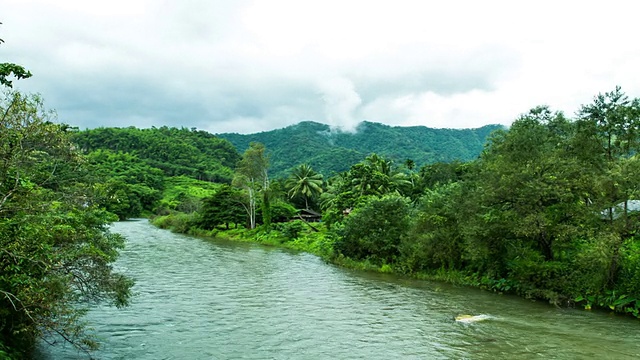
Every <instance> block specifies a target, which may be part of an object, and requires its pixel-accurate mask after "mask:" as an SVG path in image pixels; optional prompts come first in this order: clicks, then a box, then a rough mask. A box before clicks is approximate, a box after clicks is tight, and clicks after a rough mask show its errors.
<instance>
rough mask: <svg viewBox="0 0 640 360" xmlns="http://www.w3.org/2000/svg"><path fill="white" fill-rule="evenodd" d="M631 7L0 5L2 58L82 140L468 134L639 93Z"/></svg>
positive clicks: (288, 2)
mask: <svg viewBox="0 0 640 360" xmlns="http://www.w3.org/2000/svg"><path fill="white" fill-rule="evenodd" d="M639 7H640V5H636V3H635V2H631V1H608V2H606V3H605V2H601V1H594V2H581V3H574V2H557V1H548V0H543V1H535V2H533V1H520V2H513V1H482V2H480V1H472V0H458V1H455V0H454V1H447V2H442V1H440V2H436V1H422V0H394V1H390V0H373V1H371V0H370V1H362V0H351V1H336V0H324V1H319V0H309V1H297V0H272V1H268V2H267V1H249V0H244V1H223V0H217V1H205V0H189V1H177V0H164V1H151V0H127V1H124V0H117V1H115V0H111V1H104V0H96V1H90V2H89V1H79V0H76V1H72V0H55V1H53V0H7V1H6V2H5V3H4V4H3V12H2V16H3V17H2V18H0V21H2V22H3V23H4V24H3V25H2V26H1V27H0V38H3V39H4V40H5V42H6V43H5V44H3V45H2V46H0V53H1V54H3V55H2V56H3V61H12V62H16V63H20V64H22V65H25V66H26V67H27V68H29V69H30V70H32V72H33V73H34V77H33V78H31V79H28V80H23V81H20V82H17V85H18V86H19V87H21V88H23V89H25V90H29V91H38V92H41V93H42V95H43V96H44V97H45V99H47V103H48V105H49V106H51V107H53V108H56V109H58V112H59V114H60V119H61V120H62V121H66V122H70V123H72V124H76V125H79V126H81V127H85V126H100V125H104V126H110V125H119V126H125V125H136V124H139V125H140V126H149V124H151V125H156V126H161V125H165V124H166V125H170V126H186V127H191V126H197V127H199V128H204V129H210V130H212V131H214V132H221V131H237V132H245V133H246V132H254V131H262V130H269V129H273V128H277V127H282V126H286V125H290V124H292V123H296V122H298V121H301V120H315V121H321V122H331V123H332V124H333V125H341V126H343V127H344V128H350V129H352V128H354V126H355V124H357V123H358V122H360V121H361V120H369V121H379V122H385V123H388V124H394V125H426V126H432V127H478V126H482V125H484V124H487V123H496V122H499V123H503V124H508V123H510V122H511V121H512V120H513V119H515V118H516V117H517V116H518V114H520V113H523V112H526V111H527V110H528V109H529V108H531V107H533V106H536V105H539V104H548V105H550V106H551V107H552V108H554V109H558V110H563V111H565V112H566V113H567V114H568V115H571V114H573V112H574V111H575V110H577V108H578V106H579V105H580V104H581V103H588V102H590V101H591V99H592V97H593V96H594V95H595V94H597V93H598V92H604V91H609V90H611V89H613V88H614V86H615V85H621V86H622V87H623V90H625V91H626V92H627V93H628V94H629V95H631V96H634V97H636V96H640V71H639V70H638V69H637V65H636V64H638V63H639V62H640V43H638V42H637V41H636V39H635V37H636V35H635V34H636V32H637V31H636V29H635V28H636V25H635V24H636V19H635V14H636V13H637V10H639V9H638V8H639ZM141 119H144V121H141ZM218 129H224V130H218Z"/></svg>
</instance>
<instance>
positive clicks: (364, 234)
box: [334, 195, 409, 265]
mask: <svg viewBox="0 0 640 360" xmlns="http://www.w3.org/2000/svg"><path fill="white" fill-rule="evenodd" d="M408 226H409V205H408V202H407V200H406V199H405V198H404V197H402V196H399V195H387V196H383V197H381V198H377V197H370V198H369V199H368V200H367V201H366V202H364V203H363V204H362V205H361V206H359V207H357V208H356V209H354V211H353V212H352V213H351V214H349V216H347V217H346V219H345V221H344V228H343V229H342V230H341V231H340V239H339V240H338V241H337V242H336V243H335V245H334V248H335V249H336V250H337V251H338V252H339V253H341V254H342V255H344V256H347V257H350V258H352V259H356V260H370V261H372V262H373V263H376V264H379V265H382V264H391V263H393V262H394V261H395V260H396V258H397V256H398V254H399V248H398V246H399V244H400V241H401V239H402V237H403V236H404V235H405V234H406V232H407V228H408Z"/></svg>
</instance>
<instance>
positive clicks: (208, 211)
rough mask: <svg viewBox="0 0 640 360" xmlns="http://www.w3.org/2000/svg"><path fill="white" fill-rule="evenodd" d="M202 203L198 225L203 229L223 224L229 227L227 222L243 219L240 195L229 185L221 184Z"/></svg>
mask: <svg viewBox="0 0 640 360" xmlns="http://www.w3.org/2000/svg"><path fill="white" fill-rule="evenodd" d="M202 203H203V206H202V210H201V211H200V219H199V221H198V226H199V227H201V228H203V229H206V230H211V229H215V228H216V227H217V226H218V225H223V224H224V225H225V227H226V228H227V229H229V224H237V223H238V222H242V221H243V219H244V216H243V213H244V210H243V207H242V199H241V195H240V194H239V193H238V190H235V189H234V188H232V187H231V186H229V185H222V186H221V187H220V188H219V189H218V191H217V192H216V193H215V194H213V195H212V196H209V197H208V198H205V199H204V200H203V201H202Z"/></svg>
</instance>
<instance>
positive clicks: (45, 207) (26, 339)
mask: <svg viewBox="0 0 640 360" xmlns="http://www.w3.org/2000/svg"><path fill="white" fill-rule="evenodd" d="M0 116H1V117H0V249H1V250H0V343H4V345H5V346H8V347H9V348H12V349H14V350H15V351H16V354H14V355H16V356H25V355H26V354H27V353H28V352H29V350H30V349H31V348H32V346H33V345H34V344H35V341H36V339H37V338H39V337H41V338H44V339H45V340H47V339H48V338H49V336H53V335H56V336H58V337H62V338H63V339H65V340H67V341H69V342H71V343H73V344H74V345H75V346H77V347H79V348H81V349H86V350H89V349H92V348H94V347H95V346H96V343H95V341H94V340H93V339H92V337H91V336H88V335H86V334H85V333H84V332H83V329H84V327H83V325H82V323H81V322H80V321H79V320H80V317H81V316H82V314H83V313H84V312H85V311H86V308H85V307H84V306H83V304H86V301H102V300H108V301H110V302H111V303H113V304H115V305H116V306H123V305H126V304H127V301H128V298H129V296H130V294H131V293H130V288H131V286H132V285H133V283H132V281H131V280H130V279H128V278H126V277H125V276H123V275H121V274H118V273H116V272H115V271H114V270H113V268H112V265H111V264H112V263H113V262H114V261H115V260H116V258H117V256H118V250H119V249H120V248H122V247H123V245H124V239H123V238H122V237H120V236H118V235H116V234H111V233H109V231H108V228H107V226H106V225H107V223H108V222H111V221H113V220H115V218H114V216H113V215H112V214H110V213H108V212H106V211H105V210H103V209H100V208H99V207H98V206H97V205H96V204H95V202H94V197H93V186H92V184H91V183H90V182H89V181H88V179H89V178H88V172H87V170H86V167H85V165H86V163H85V162H84V160H83V159H82V158H81V156H80V155H79V154H78V153H77V152H76V151H75V150H74V148H75V147H74V146H73V144H72V143H71V141H70V134H69V132H68V131H67V130H68V127H67V126H64V125H58V124H54V123H53V122H52V121H51V120H52V119H53V118H52V113H50V112H47V111H45V110H44V107H43V104H42V100H41V99H40V97H38V96H25V95H22V94H20V93H18V92H12V91H7V92H5V94H4V95H3V97H2V98H1V99H0Z"/></svg>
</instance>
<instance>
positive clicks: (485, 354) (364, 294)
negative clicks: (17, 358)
mask: <svg viewBox="0 0 640 360" xmlns="http://www.w3.org/2000/svg"><path fill="white" fill-rule="evenodd" d="M113 231H115V232H119V233H121V234H123V235H125V236H126V237H127V238H128V242H127V248H126V249H125V250H124V251H123V252H122V255H121V258H120V260H119V261H118V264H117V265H118V268H119V269H121V270H122V271H124V272H125V273H127V274H129V275H130V276H132V277H134V278H135V279H136V286H135V288H134V291H135V292H136V296H135V297H134V298H133V300H132V303H131V306H129V307H128V308H125V309H120V310H117V309H114V308H110V307H106V306H105V307H98V308H96V309H93V310H92V311H91V312H90V314H89V315H88V317H87V318H88V320H89V321H90V322H91V323H92V325H93V327H94V328H95V331H96V333H98V334H99V337H100V338H101V339H102V341H103V349H102V350H100V351H99V352H97V353H96V354H95V356H96V357H98V358H101V359H514V358H517V359H637V358H640V341H639V340H640V321H638V320H634V319H630V318H626V317H621V316H612V315H608V314H604V313H595V312H593V313H592V312H586V311H582V310H576V309H557V308H554V307H551V306H549V305H547V304H540V303H535V302H531V301H527V300H523V299H520V298H516V297H508V296H500V295H496V294H493V293H489V292H483V291H480V290H477V289H470V288H463V287H453V286H449V285H446V284H440V283H432V282H425V281H416V280H407V279H398V278H395V277H392V276H387V275H382V274H371V273H362V272H355V271H349V270H345V269H341V268H338V267H335V266H332V265H328V264H325V263H324V262H323V261H321V260H319V259H318V258H316V257H314V256H312V255H308V254H303V253H293V252H288V251H283V250H280V249H273V248H265V247H261V246H258V245H254V244H244V243H230V242H223V241H205V240H201V239H196V238H191V237H187V236H181V235H176V234H172V233H170V232H168V231H165V230H160V229H157V228H155V227H153V226H151V225H150V224H148V222H147V221H146V220H140V221H128V222H121V223H117V224H115V225H114V226H113ZM458 314H486V315H489V316H490V319H488V320H486V321H483V322H478V323H473V324H460V323H455V322H454V321H453V318H454V316H456V315H458ZM41 352H42V353H41V354H40V355H39V356H40V357H41V358H42V359H84V358H86V356H83V354H78V353H77V352H76V351H74V350H73V349H71V348H70V347H68V346H66V347H54V348H47V347H43V350H42V351H41Z"/></svg>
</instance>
